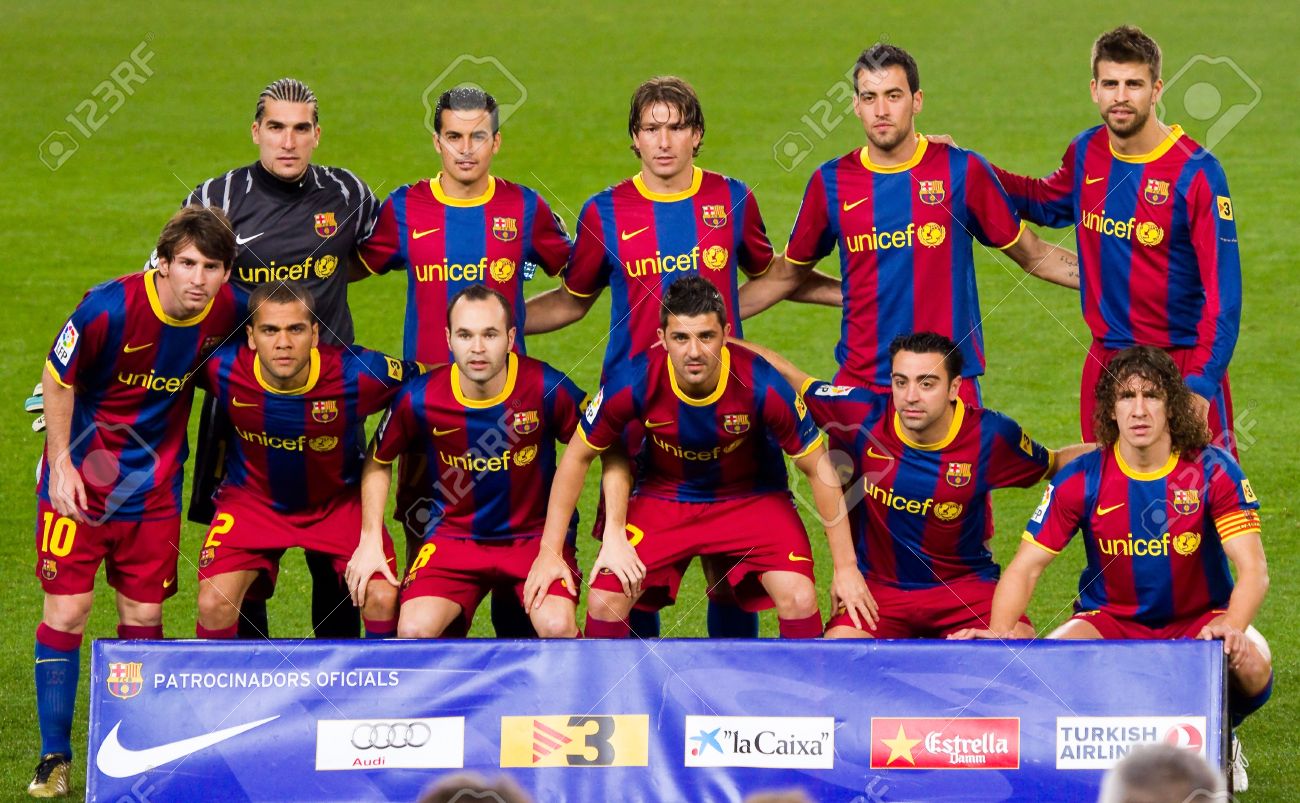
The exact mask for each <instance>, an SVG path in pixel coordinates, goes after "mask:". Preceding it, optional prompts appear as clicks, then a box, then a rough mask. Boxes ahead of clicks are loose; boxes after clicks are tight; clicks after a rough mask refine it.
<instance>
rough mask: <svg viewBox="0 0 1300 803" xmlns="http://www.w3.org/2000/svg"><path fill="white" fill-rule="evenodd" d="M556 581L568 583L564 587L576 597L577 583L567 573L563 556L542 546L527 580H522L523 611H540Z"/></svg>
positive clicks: (567, 567)
mask: <svg viewBox="0 0 1300 803" xmlns="http://www.w3.org/2000/svg"><path fill="white" fill-rule="evenodd" d="M556 580H567V581H569V582H567V583H565V586H564V587H565V588H566V589H568V591H569V593H570V594H572V595H573V596H574V597H577V596H578V588H577V583H574V582H573V575H572V573H571V572H570V571H569V564H568V563H566V562H565V561H564V556H562V555H559V554H557V553H555V552H554V551H552V550H550V549H547V548H546V547H545V546H543V547H542V549H541V551H540V552H538V553H537V557H536V558H535V559H534V560H533V565H532V567H531V568H529V570H528V577H527V579H525V580H524V610H525V611H536V610H540V609H541V607H542V603H543V602H545V601H546V592H547V591H549V590H550V588H551V584H552V583H554V582H555V581H556Z"/></svg>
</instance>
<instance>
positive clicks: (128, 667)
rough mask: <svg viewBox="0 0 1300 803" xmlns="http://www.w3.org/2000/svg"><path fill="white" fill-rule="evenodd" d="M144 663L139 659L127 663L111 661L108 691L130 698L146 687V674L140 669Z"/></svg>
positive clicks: (115, 695)
mask: <svg viewBox="0 0 1300 803" xmlns="http://www.w3.org/2000/svg"><path fill="white" fill-rule="evenodd" d="M142 668H144V664H143V663H141V662H139V661H130V662H127V663H116V662H113V663H110V664H109V665H108V693H109V694H111V695H113V696H114V697H120V698H122V699H123V700H130V699H131V698H132V697H134V696H136V695H137V694H139V693H140V689H142V688H144V676H143V674H142V673H141V672H140V670H141V669H142Z"/></svg>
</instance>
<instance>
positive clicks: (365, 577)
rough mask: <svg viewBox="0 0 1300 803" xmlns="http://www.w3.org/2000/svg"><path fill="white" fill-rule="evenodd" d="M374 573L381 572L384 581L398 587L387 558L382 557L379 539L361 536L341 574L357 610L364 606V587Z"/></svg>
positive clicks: (382, 549) (382, 550)
mask: <svg viewBox="0 0 1300 803" xmlns="http://www.w3.org/2000/svg"><path fill="white" fill-rule="evenodd" d="M375 572H382V573H383V575H384V579H386V580H387V581H388V582H390V583H392V584H393V585H394V586H397V585H400V583H398V582H397V577H395V576H394V575H393V570H392V569H390V568H388V557H387V556H386V555H384V548H383V547H382V546H381V545H380V541H379V539H377V538H366V536H365V535H364V534H362V536H361V543H360V544H358V545H357V548H356V551H355V552H353V553H352V558H351V559H350V560H348V565H347V568H346V569H345V570H344V572H343V579H344V580H345V581H346V582H347V584H348V593H349V594H350V595H351V597H352V603H353V604H354V605H356V606H357V607H358V608H360V607H362V606H364V605H365V604H366V586H367V585H369V583H370V578H371V577H372V576H373V575H374V573H375Z"/></svg>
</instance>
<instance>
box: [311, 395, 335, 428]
mask: <svg viewBox="0 0 1300 803" xmlns="http://www.w3.org/2000/svg"><path fill="white" fill-rule="evenodd" d="M338 417H339V402H338V399H322V400H321V401H314V402H312V403H311V420H312V421H315V422H316V423H317V424H328V423H329V422H331V421H333V420H334V419H336V418H338Z"/></svg>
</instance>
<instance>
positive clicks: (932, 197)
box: [917, 179, 947, 206]
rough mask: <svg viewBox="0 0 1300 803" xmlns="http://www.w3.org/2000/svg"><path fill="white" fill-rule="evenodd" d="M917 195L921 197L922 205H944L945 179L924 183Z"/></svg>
mask: <svg viewBox="0 0 1300 803" xmlns="http://www.w3.org/2000/svg"><path fill="white" fill-rule="evenodd" d="M919 183H920V185H921V186H920V188H919V189H918V190H917V194H918V195H920V196H921V203H923V204H929V205H930V206H935V205H936V204H941V203H943V199H944V198H945V197H947V196H946V194H945V193H944V191H943V179H933V180H931V181H922V182H919Z"/></svg>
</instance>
